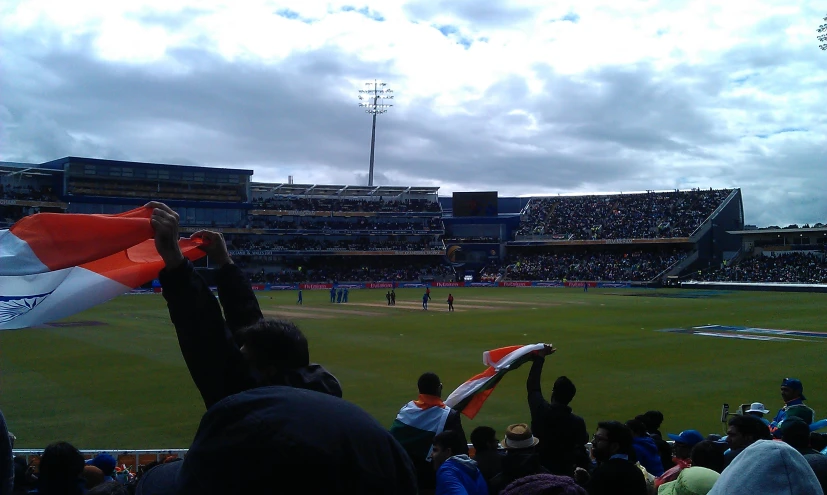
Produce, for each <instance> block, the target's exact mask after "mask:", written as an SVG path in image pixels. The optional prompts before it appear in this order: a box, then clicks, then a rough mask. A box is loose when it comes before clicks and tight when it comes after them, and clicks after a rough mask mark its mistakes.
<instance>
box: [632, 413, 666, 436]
mask: <svg viewBox="0 0 827 495" xmlns="http://www.w3.org/2000/svg"><path fill="white" fill-rule="evenodd" d="M635 419H639V420H641V421H643V423H644V424H645V425H646V431H648V432H649V433H654V432H656V431H658V430H659V429H660V425H662V424H663V413H661V412H660V411H646V412H645V413H643V414H641V415H640V416H638V417H636V418H635Z"/></svg>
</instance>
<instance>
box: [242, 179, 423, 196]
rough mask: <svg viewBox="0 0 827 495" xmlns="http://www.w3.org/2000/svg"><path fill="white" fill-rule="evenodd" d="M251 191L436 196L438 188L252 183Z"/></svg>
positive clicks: (286, 193) (337, 194)
mask: <svg viewBox="0 0 827 495" xmlns="http://www.w3.org/2000/svg"><path fill="white" fill-rule="evenodd" d="M250 186H251V187H252V189H253V191H269V192H273V193H276V194H282V195H285V196H401V195H403V194H436V193H437V192H438V191H439V187H416V186H344V185H330V184H327V185H325V184H284V183H267V182H253V183H252V184H250Z"/></svg>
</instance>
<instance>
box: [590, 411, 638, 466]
mask: <svg viewBox="0 0 827 495" xmlns="http://www.w3.org/2000/svg"><path fill="white" fill-rule="evenodd" d="M631 451H632V430H630V429H629V428H628V427H627V426H626V425H624V424H623V423H621V422H619V421H602V422H600V423H598V424H597V432H596V433H595V434H594V437H592V455H593V456H594V458H595V459H597V460H598V461H599V462H603V461H607V460H609V458H610V457H612V456H613V455H615V454H625V455H629V453H630V452H631Z"/></svg>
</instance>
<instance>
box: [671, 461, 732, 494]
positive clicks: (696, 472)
mask: <svg viewBox="0 0 827 495" xmlns="http://www.w3.org/2000/svg"><path fill="white" fill-rule="evenodd" d="M719 477H720V474H719V473H716V472H715V471H713V470H711V469H707V468H703V467H689V468H686V469H684V470H683V471H681V474H680V475H678V477H677V479H676V480H675V481H670V482H669V483H665V484H664V485H661V486H660V488H658V495H706V494H707V493H709V491H710V490H712V487H713V486H714V485H715V482H716V481H718V478H719Z"/></svg>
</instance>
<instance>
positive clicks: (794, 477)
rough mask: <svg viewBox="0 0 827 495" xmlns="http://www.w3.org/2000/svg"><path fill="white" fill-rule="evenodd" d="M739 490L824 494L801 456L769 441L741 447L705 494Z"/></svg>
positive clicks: (771, 494) (782, 494)
mask: <svg viewBox="0 0 827 495" xmlns="http://www.w3.org/2000/svg"><path fill="white" fill-rule="evenodd" d="M756 419H758V418H756ZM742 493H743V494H748V493H761V494H769V495H824V491H823V490H822V489H821V485H819V482H818V478H816V475H815V473H814V472H813V469H812V468H811V467H810V465H809V464H808V463H807V460H806V459H805V458H804V456H803V455H801V454H800V453H798V451H797V450H795V449H794V448H792V447H791V446H789V445H787V444H786V443H784V442H775V441H772V440H758V441H757V442H755V443H753V444H752V445H750V446H749V447H747V448H745V449H744V450H743V452H741V453H740V454H738V455H737V456H736V457H735V459H734V460H733V461H732V463H731V464H730V465H729V466H727V468H726V469H724V472H723V473H721V477H720V478H718V481H716V482H715V486H713V487H712V490H710V491H709V495H730V494H739V495H740V494H742Z"/></svg>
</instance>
